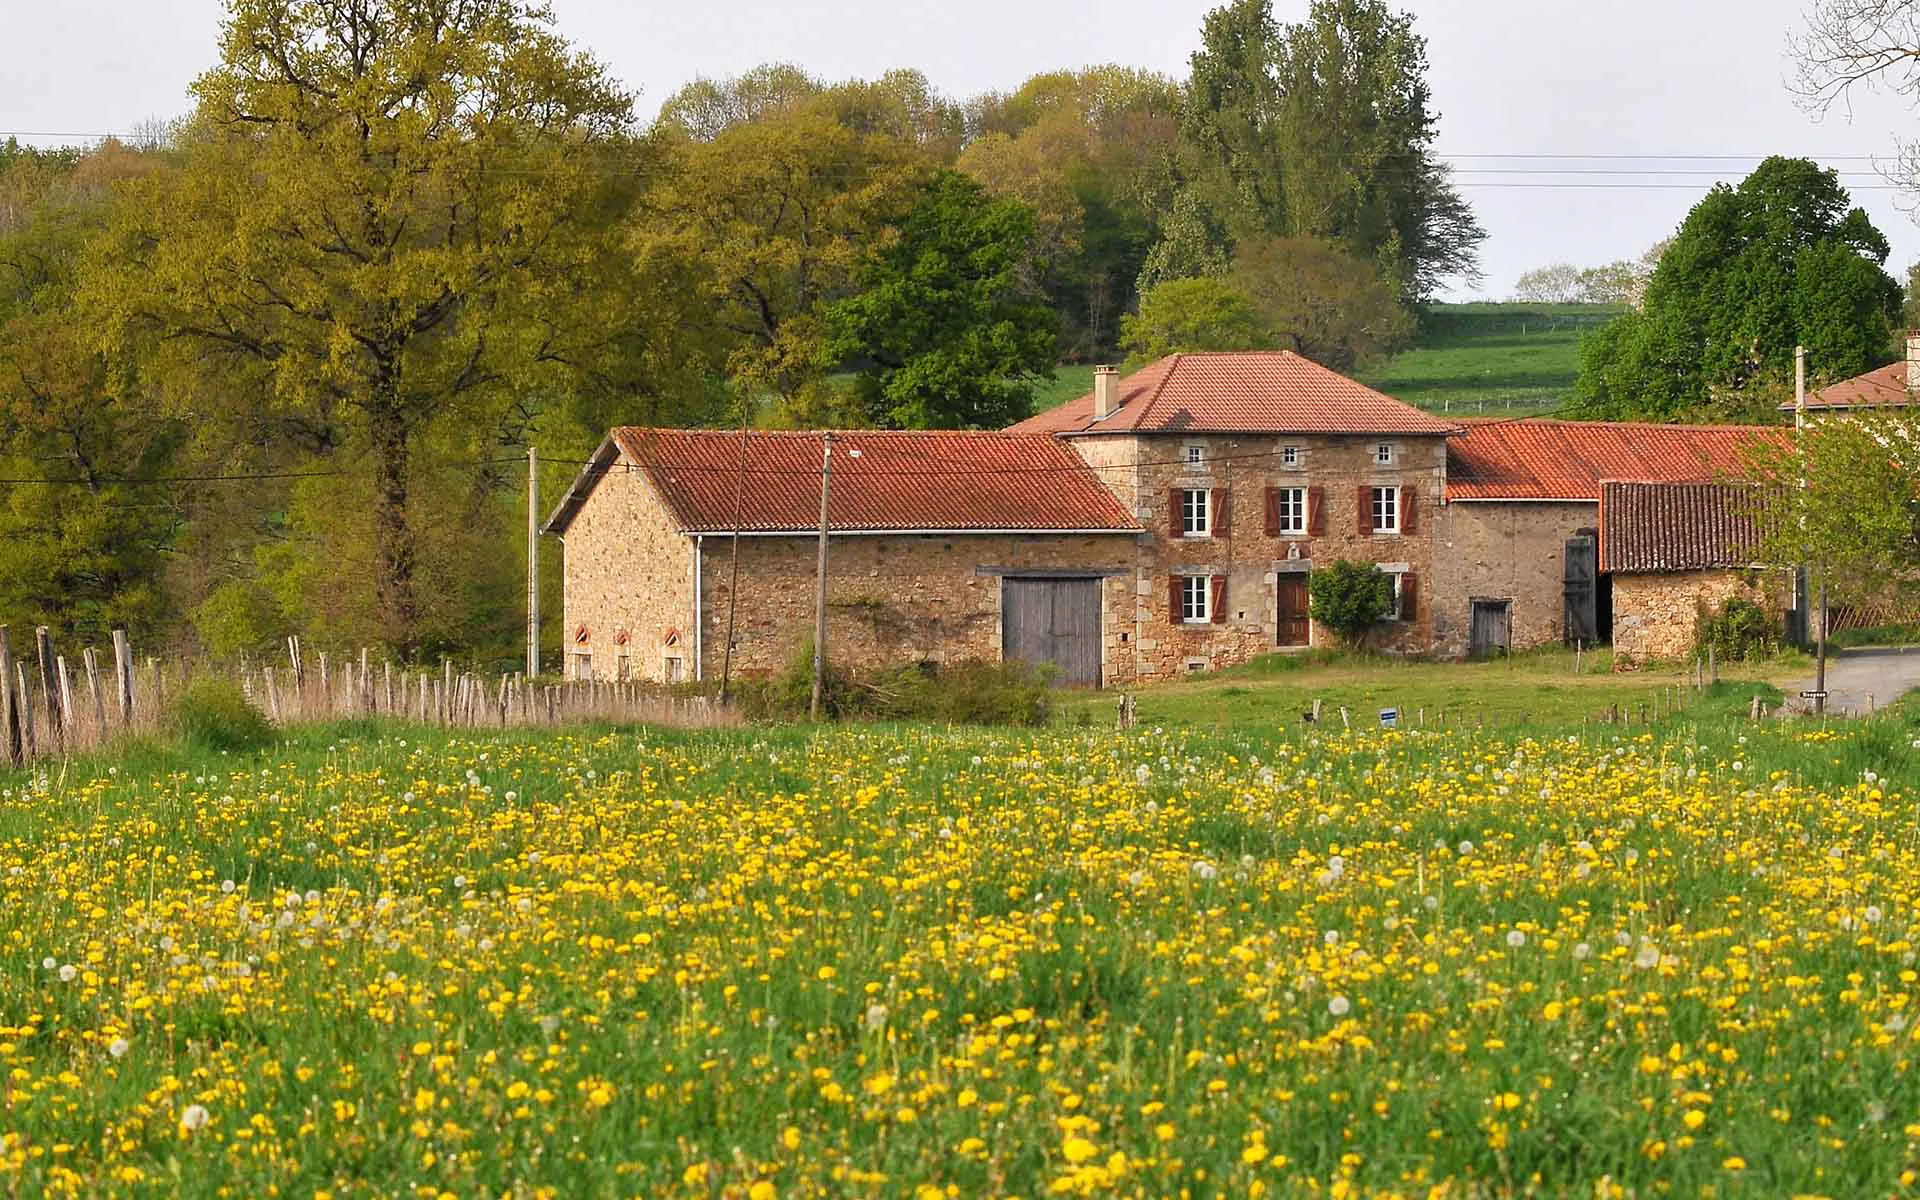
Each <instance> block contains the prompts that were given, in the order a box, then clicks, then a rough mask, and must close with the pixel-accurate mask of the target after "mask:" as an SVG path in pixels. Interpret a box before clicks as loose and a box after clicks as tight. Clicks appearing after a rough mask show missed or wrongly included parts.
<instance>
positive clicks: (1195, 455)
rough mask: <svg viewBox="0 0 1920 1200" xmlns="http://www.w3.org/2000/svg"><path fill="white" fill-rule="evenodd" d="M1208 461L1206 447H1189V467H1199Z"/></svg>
mask: <svg viewBox="0 0 1920 1200" xmlns="http://www.w3.org/2000/svg"><path fill="white" fill-rule="evenodd" d="M1206 461H1207V452H1206V450H1205V448H1204V447H1201V446H1188V447H1187V465H1188V466H1190V467H1197V466H1199V465H1200V464H1201V463H1203V462H1206Z"/></svg>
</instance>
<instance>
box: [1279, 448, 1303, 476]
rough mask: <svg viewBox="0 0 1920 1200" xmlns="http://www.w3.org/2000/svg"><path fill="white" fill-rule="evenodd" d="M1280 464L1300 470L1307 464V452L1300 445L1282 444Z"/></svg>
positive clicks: (1292, 469)
mask: <svg viewBox="0 0 1920 1200" xmlns="http://www.w3.org/2000/svg"><path fill="white" fill-rule="evenodd" d="M1280 465H1281V466H1282V467H1285V468H1286V469H1287V470H1289V471H1294V470H1298V469H1300V468H1301V467H1304V466H1306V465H1307V452H1306V451H1305V450H1302V449H1301V448H1300V447H1298V446H1282V447H1280Z"/></svg>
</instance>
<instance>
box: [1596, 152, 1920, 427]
mask: <svg viewBox="0 0 1920 1200" xmlns="http://www.w3.org/2000/svg"><path fill="white" fill-rule="evenodd" d="M1886 257H1887V240H1886V238H1885V237H1884V236H1882V234H1881V233H1880V231H1879V230H1877V229H1875V228H1874V227H1873V224H1872V222H1871V221H1869V220H1868V219H1867V215H1866V213H1865V212H1863V211H1861V210H1860V209H1859V208H1854V207H1850V206H1849V201H1848V198H1847V193H1846V191H1845V190H1844V189H1842V188H1841V186H1840V181H1839V177H1838V176H1837V175H1836V174H1835V173H1834V172H1832V171H1823V170H1821V169H1820V168H1819V167H1818V166H1817V165H1815V164H1814V163H1812V162H1809V161H1807V160H1805V159H1790V158H1777V157H1776V158H1769V159H1767V160H1766V161H1765V162H1763V163H1761V164H1760V166H1759V167H1758V168H1756V169H1755V170H1754V172H1753V173H1752V174H1751V175H1749V176H1748V177H1747V178H1746V179H1745V180H1743V181H1742V182H1741V183H1740V185H1739V186H1738V187H1737V188H1735V187H1728V186H1726V185H1724V184H1722V185H1718V186H1716V187H1715V188H1714V189H1713V191H1711V192H1710V193H1708V195H1707V197H1706V198H1705V199H1704V200H1702V201H1701V202H1700V203H1699V204H1697V205H1695V206H1694V208H1693V211H1692V212H1690V213H1688V214H1687V218H1686V220H1685V221H1684V222H1683V223H1682V224H1681V226H1680V230H1679V232H1678V233H1677V234H1675V236H1674V238H1673V241H1672V244H1671V245H1670V246H1669V247H1668V248H1667V250H1666V252H1665V254H1664V255H1663V256H1662V257H1661V258H1660V262H1659V266H1658V267H1657V268H1656V269H1655V270H1654V272H1653V277H1652V279H1651V281H1650V282H1649V283H1648V285H1647V291H1646V299H1645V303H1644V307H1643V309H1642V310H1641V311H1639V312H1634V313H1628V314H1626V315H1625V316H1623V317H1621V318H1619V319H1618V320H1616V321H1615V322H1613V323H1612V324H1610V325H1609V326H1607V327H1606V328H1605V329H1604V330H1603V331H1601V332H1600V333H1598V334H1596V335H1594V336H1592V337H1590V338H1589V339H1588V341H1587V342H1586V343H1585V344H1583V346H1582V348H1581V363H1580V374H1579V377H1578V380H1577V383H1576V385H1575V400H1576V403H1577V405H1578V406H1579V408H1580V409H1581V410H1582V411H1583V412H1584V413H1586V414H1587V415H1590V416H1602V417H1631V416H1639V417H1651V418H1654V419H1660V420H1672V419H1675V418H1678V417H1681V416H1683V415H1687V414H1693V413H1706V414H1714V413H1723V412H1726V411H1729V410H1730V409H1734V408H1738V407H1739V406H1740V405H1741V403H1742V400H1741V397H1742V396H1743V394H1745V393H1748V392H1752V391H1754V390H1756V389H1761V390H1764V389H1767V388H1770V387H1773V386H1777V381H1778V380H1780V379H1781V378H1782V377H1784V375H1785V374H1786V373H1787V372H1788V371H1790V370H1791V367H1792V361H1793V360H1792V355H1793V348H1794V346H1795V345H1797V344H1801V345H1805V346H1806V347H1807V350H1808V356H1809V359H1810V361H1811V362H1812V364H1813V366H1814V370H1815V371H1816V372H1817V373H1818V374H1819V375H1820V376H1822V377H1825V378H1845V377H1847V376H1851V375H1856V374H1859V373H1860V372H1862V371H1865V370H1867V369H1869V368H1870V367H1872V366H1874V365H1875V364H1876V363H1878V362H1881V361H1884V358H1885V354H1886V351H1887V348H1888V346H1889V345H1890V342H1891V333H1892V329H1893V324H1894V322H1895V321H1896V320H1897V319H1898V316H1899V306H1900V288H1899V285H1898V284H1896V283H1895V282H1894V281H1893V279H1892V278H1891V277H1890V276H1888V275H1887V273H1886V272H1885V271H1884V270H1883V269H1882V268H1881V264H1882V263H1884V262H1885V261H1886Z"/></svg>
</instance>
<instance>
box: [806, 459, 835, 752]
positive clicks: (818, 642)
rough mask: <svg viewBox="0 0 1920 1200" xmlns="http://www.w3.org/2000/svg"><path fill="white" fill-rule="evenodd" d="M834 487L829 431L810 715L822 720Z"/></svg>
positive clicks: (815, 587)
mask: <svg viewBox="0 0 1920 1200" xmlns="http://www.w3.org/2000/svg"><path fill="white" fill-rule="evenodd" d="M832 483H833V431H832V430H831V429H829V430H827V431H826V433H825V434H824V435H823V436H822V438H821V446H820V560H819V563H818V564H817V565H816V566H815V567H814V582H813V703H812V704H811V705H810V706H809V707H808V710H807V711H808V713H809V714H810V715H811V716H812V718H813V719H814V720H816V721H818V720H819V719H820V689H821V687H822V685H823V681H824V680H825V678H826V670H827V490H828V488H829V487H831V486H832Z"/></svg>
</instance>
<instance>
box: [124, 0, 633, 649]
mask: <svg viewBox="0 0 1920 1200" xmlns="http://www.w3.org/2000/svg"><path fill="white" fill-rule="evenodd" d="M220 53H221V59H220V63H219V65H217V66H216V67H214V68H213V69H212V70H210V71H208V72H207V73H206V74H204V75H202V76H201V77H200V78H199V79H198V80H197V81H196V82H195V84H194V88H193V90H194V95H195V97H196V99H197V101H198V108H197V111H196V114H195V117H194V120H193V122H192V125H191V127H190V128H189V129H188V130H187V131H186V132H185V133H184V134H183V136H182V147H183V149H182V154H183V163H182V166H181V169H180V170H179V171H177V172H171V173H168V174H166V175H164V176H156V177H155V178H154V180H153V181H152V186H151V187H150V188H148V189H146V190H145V191H143V192H142V193H141V194H140V196H139V199H138V202H137V203H135V204H132V205H128V206H126V208H125V211H126V212H127V213H128V214H129V219H128V220H127V221H126V223H125V225H124V227H123V228H122V229H121V231H120V232H121V236H120V238H119V242H118V246H117V253H116V254H115V255H114V256H113V257H112V264H113V265H114V266H115V267H117V268H118V269H117V270H115V271H113V272H112V273H111V275H110V277H108V278H103V279H101V280H98V281H96V285H95V286H96V294H97V295H100V296H101V297H103V300H104V302H106V303H109V304H112V305H113V306H114V307H116V308H118V310H119V311H120V312H121V313H122V315H124V316H125V317H126V318H128V319H129V320H130V321H131V322H132V323H133V327H135V328H137V329H141V330H151V331H152V332H154V333H156V334H157V335H158V336H159V337H160V338H161V339H162V344H163V345H165V346H166V347H168V348H170V349H171V350H172V351H173V354H174V359H173V362H172V364H171V365H172V366H173V367H174V368H176V369H177V370H179V371H181V372H182V373H187V372H192V371H196V370H199V369H201V368H203V367H208V366H212V367H216V368H220V369H223V370H225V371H226V372H227V374H226V376H225V378H226V380H228V381H229V382H230V381H232V380H234V379H246V380H249V381H250V382H252V383H253V384H254V385H255V386H254V387H253V388H252V389H251V390H250V391H245V392H242V391H238V390H234V391H231V392H229V393H228V394H230V395H231V396H232V398H233V400H234V401H235V402H237V403H240V404H244V405H246V406H249V407H266V408H271V409H278V410H281V411H288V412H297V413H299V414H301V415H303V416H304V417H305V418H307V419H308V420H309V421H311V422H313V423H315V424H316V425H319V426H323V427H326V428H328V429H331V430H335V431H337V433H338V436H341V437H344V438H346V439H348V441H349V443H350V444H352V445H355V446H357V448H359V449H360V450H361V451H363V452H364V453H365V455H366V456H367V459H368V461H369V462H370V464H371V467H372V474H373V486H372V488H371V495H370V508H371V512H372V514H373V524H374V530H373V533H374V547H375V550H374V555H373V560H372V562H371V564H370V569H369V570H368V572H367V574H366V576H365V577H367V578H370V579H371V580H372V581H373V592H374V596H375V605H374V608H375V611H376V613H377V629H378V633H379V636H381V637H382V638H383V639H384V640H385V641H387V642H388V643H389V644H390V645H391V646H393V647H395V648H397V649H399V650H401V651H403V652H406V651H411V650H414V649H417V648H418V647H419V645H420V620H421V612H422V608H421V592H420V587H419V584H418V580H417V569H418V562H419V537H418V529H417V526H416V522H415V517H414V503H415V494H414V490H413V489H414V464H413V455H414V452H415V450H416V448H417V447H418V446H419V444H420V440H421V438H422V437H423V436H424V435H425V434H426V432H427V431H428V430H429V429H430V428H431V427H432V426H433V425H434V424H435V423H437V422H456V423H462V424H465V425H468V426H471V427H477V428H481V429H488V430H493V429H501V430H502V431H503V432H511V431H512V429H513V428H514V426H516V425H517V424H519V423H520V422H522V421H523V420H524V418H525V417H526V415H527V412H526V409H525V406H524V401H523V397H524V396H525V395H527V394H529V393H530V392H531V393H536V394H537V393H538V392H540V391H542V390H545V389H548V388H555V389H557V388H559V387H560V386H563V385H562V382H561V381H562V380H564V379H565V378H566V377H568V375H569V374H570V370H569V369H567V368H566V367H565V366H564V365H563V364H566V363H567V361H568V360H569V359H572V358H575V357H576V356H578V355H586V354H591V353H594V352H595V350H596V347H598V346H601V345H603V344H604V342H603V340H602V337H603V335H602V334H600V333H599V332H591V333H589V335H588V336H587V337H586V338H585V339H584V340H583V341H581V342H579V343H576V342H575V341H574V340H573V335H574V334H576V333H581V332H583V331H584V330H583V326H584V323H583V322H580V321H576V320H572V319H570V318H569V315H568V314H569V313H570V312H572V311H573V309H574V305H575V303H576V301H577V300H578V299H579V297H580V293H579V280H580V279H581V278H582V277H583V276H586V277H592V276H593V275H595V274H596V273H597V272H598V271H599V270H600V266H599V263H600V260H601V259H602V258H603V257H604V256H606V255H609V254H612V253H615V252H616V251H617V249H618V247H617V244H616V243H615V241H614V239H613V238H611V237H610V236H608V229H609V227H610V225H611V222H610V221H608V220H606V219H604V216H605V214H606V213H608V211H609V210H615V211H617V198H618V194H619V192H620V191H621V189H622V188H624V187H625V186H626V185H625V184H624V182H623V181H622V180H621V179H619V178H618V176H617V173H615V172H612V171H609V170H607V169H606V168H607V165H608V162H607V160H608V157H609V156H610V154H611V151H612V150H613V149H614V148H616V147H617V146H618V145H619V144H620V140H621V138H622V137H623V134H624V130H625V129H626V127H627V124H628V121H629V118H630V105H629V100H628V97H627V95H626V94H625V93H624V92H623V91H621V90H620V89H619V88H618V87H617V86H615V85H614V84H613V83H612V82H611V81H610V79H609V78H608V77H607V74H606V72H605V70H604V68H602V67H601V66H600V65H599V64H598V63H596V62H595V61H593V60H592V59H591V58H588V57H587V56H585V55H583V54H581V53H579V52H577V51H575V50H573V49H572V48H570V47H569V46H568V45H567V44H566V43H565V42H564V41H563V40H562V39H561V38H560V37H559V36H558V35H557V34H555V33H554V32H553V31H552V29H551V27H550V14H549V13H548V12H547V10H545V9H544V8H540V7H537V6H534V5H531V4H525V3H520V2H519V0H476V2H474V3H468V4H460V5H447V4H444V3H438V2H436V0H360V2H356V3H354V4H352V5H350V6H347V7H346V8H345V9H344V10H343V9H341V8H340V7H339V6H333V5H315V4H308V3H304V2H301V0H229V4H228V10H227V18H226V21H225V23H224V25H223V27H222V36H221V48H220ZM595 216H599V217H601V218H602V219H592V218H593V217H595ZM223 390H224V389H223Z"/></svg>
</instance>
